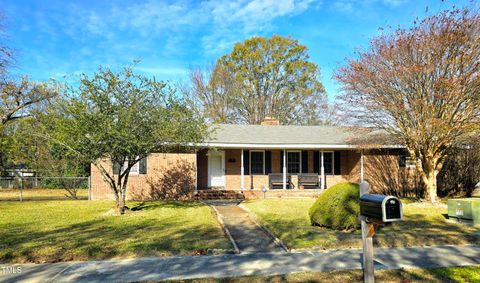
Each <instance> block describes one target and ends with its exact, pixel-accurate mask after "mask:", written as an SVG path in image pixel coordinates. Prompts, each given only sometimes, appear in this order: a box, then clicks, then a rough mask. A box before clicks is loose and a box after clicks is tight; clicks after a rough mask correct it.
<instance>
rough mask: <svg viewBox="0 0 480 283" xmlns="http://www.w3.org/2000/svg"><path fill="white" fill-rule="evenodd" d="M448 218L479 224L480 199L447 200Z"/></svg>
mask: <svg viewBox="0 0 480 283" xmlns="http://www.w3.org/2000/svg"><path fill="white" fill-rule="evenodd" d="M448 217H449V218H450V217H452V218H457V219H458V220H460V221H462V220H463V221H468V222H470V221H471V222H473V224H474V225H477V224H480V198H456V199H449V200H448Z"/></svg>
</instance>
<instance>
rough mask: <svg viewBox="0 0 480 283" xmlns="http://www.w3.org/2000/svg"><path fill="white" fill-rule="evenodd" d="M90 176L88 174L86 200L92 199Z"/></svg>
mask: <svg viewBox="0 0 480 283" xmlns="http://www.w3.org/2000/svg"><path fill="white" fill-rule="evenodd" d="M91 177H92V176H88V200H91V199H92V183H91V179H90V178H91Z"/></svg>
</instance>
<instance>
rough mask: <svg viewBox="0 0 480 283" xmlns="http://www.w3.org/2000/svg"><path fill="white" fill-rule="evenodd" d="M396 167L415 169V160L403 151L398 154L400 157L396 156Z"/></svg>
mask: <svg viewBox="0 0 480 283" xmlns="http://www.w3.org/2000/svg"><path fill="white" fill-rule="evenodd" d="M398 166H399V167H400V168H415V167H416V166H415V160H414V159H412V157H411V156H410V154H408V153H407V152H405V151H403V152H402V153H400V155H399V156H398Z"/></svg>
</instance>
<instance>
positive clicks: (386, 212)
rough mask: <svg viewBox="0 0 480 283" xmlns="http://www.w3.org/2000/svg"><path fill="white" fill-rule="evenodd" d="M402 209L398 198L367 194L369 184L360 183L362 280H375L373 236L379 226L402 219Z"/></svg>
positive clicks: (368, 282)
mask: <svg viewBox="0 0 480 283" xmlns="http://www.w3.org/2000/svg"><path fill="white" fill-rule="evenodd" d="M402 219H403V209H402V203H401V202H400V200H399V199H398V198H396V197H394V196H385V195H375V194H369V184H368V183H367V182H364V181H362V182H361V183H360V221H361V224H362V243H363V257H362V260H363V261H362V263H363V280H364V282H367V283H373V282H375V278H374V265H373V236H374V235H375V233H376V232H377V228H378V227H379V226H384V225H387V224H390V223H391V222H395V221H402Z"/></svg>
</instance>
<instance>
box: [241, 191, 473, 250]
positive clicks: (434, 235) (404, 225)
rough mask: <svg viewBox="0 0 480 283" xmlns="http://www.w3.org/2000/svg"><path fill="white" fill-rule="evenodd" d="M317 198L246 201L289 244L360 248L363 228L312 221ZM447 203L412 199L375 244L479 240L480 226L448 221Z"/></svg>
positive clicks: (419, 243)
mask: <svg viewBox="0 0 480 283" xmlns="http://www.w3.org/2000/svg"><path fill="white" fill-rule="evenodd" d="M314 201H315V200H314V199H265V200H252V201H248V202H245V203H244V205H245V206H246V207H248V208H249V209H250V210H252V211H253V212H254V213H255V214H256V215H257V217H258V219H259V220H260V221H261V222H262V223H263V224H264V225H265V226H266V227H267V228H269V229H270V230H271V231H272V232H273V233H274V234H275V235H276V236H277V237H279V238H280V239H281V240H282V241H283V242H284V243H285V244H286V245H287V246H288V247H289V248H293V249H302V248H312V247H317V248H320V249H334V248H359V247H361V232H360V231H359V230H356V231H354V232H347V231H335V230H331V229H327V228H322V227H314V226H311V225H310V220H309V217H308V210H309V208H310V207H311V205H312V204H313V202H314ZM446 213H447V209H446V208H444V207H433V206H430V205H425V204H423V203H422V204H419V203H410V204H405V205H404V221H403V222H397V223H393V224H392V225H391V226H388V227H383V228H381V229H380V231H379V232H378V233H377V235H376V236H375V237H374V244H375V246H382V247H401V246H428V245H445V244H467V243H479V237H478V236H476V235H475V233H478V232H479V231H480V229H479V228H478V227H471V226H467V225H464V224H460V223H452V222H449V221H447V219H446V218H445V217H444V214H446ZM477 235H478V234H477Z"/></svg>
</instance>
